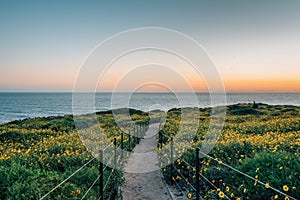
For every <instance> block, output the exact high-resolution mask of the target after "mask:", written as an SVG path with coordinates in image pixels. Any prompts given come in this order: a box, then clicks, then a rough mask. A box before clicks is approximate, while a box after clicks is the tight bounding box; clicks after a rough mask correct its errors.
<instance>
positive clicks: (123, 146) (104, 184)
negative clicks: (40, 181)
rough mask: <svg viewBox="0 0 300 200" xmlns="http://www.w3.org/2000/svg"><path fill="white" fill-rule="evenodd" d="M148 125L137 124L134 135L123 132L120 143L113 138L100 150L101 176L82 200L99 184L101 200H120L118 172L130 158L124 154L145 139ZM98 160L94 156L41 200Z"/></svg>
mask: <svg viewBox="0 0 300 200" xmlns="http://www.w3.org/2000/svg"><path fill="white" fill-rule="evenodd" d="M147 125H148V124H146V123H140V124H137V125H136V126H135V127H134V129H133V130H134V131H133V133H130V131H128V133H125V132H122V133H121V139H120V140H119V141H117V139H116V137H115V138H113V142H111V143H110V144H108V145H107V146H106V147H104V148H100V150H99V153H98V164H99V175H98V176H97V177H96V179H95V180H94V181H93V182H92V184H91V185H90V186H89V187H88V189H87V190H86V191H85V193H83V195H82V197H81V199H85V198H87V196H88V194H89V193H90V192H91V190H92V189H93V188H94V187H95V186H96V184H97V183H98V188H99V189H98V193H99V195H98V197H99V200H104V199H117V198H118V193H119V186H120V181H117V180H116V179H117V178H118V175H119V174H118V173H119V172H118V170H122V169H123V164H124V161H125V158H127V157H128V156H124V152H127V153H128V154H129V152H128V151H131V150H132V149H133V148H134V146H135V145H137V144H138V143H139V141H140V138H141V137H143V136H144V134H145V133H146V131H147ZM110 147H112V154H110V157H108V158H107V159H104V154H105V151H106V150H109V149H110ZM107 154H109V153H107ZM96 158H97V157H96V156H94V157H93V158H92V159H90V160H89V161H88V162H86V163H85V164H84V165H82V166H81V167H80V168H79V169H77V170H76V171H75V172H73V173H72V174H71V175H70V176H68V177H67V178H66V179H64V180H63V181H61V182H60V183H59V184H58V185H56V186H55V187H54V188H52V189H51V190H50V191H49V192H47V193H46V194H45V195H44V196H42V197H41V198H40V200H43V199H46V198H47V197H49V195H50V194H51V193H53V192H54V191H55V190H56V189H57V188H59V187H60V186H62V185H63V184H64V183H66V182H67V181H68V180H69V179H70V178H72V177H73V176H75V175H76V174H77V173H78V172H79V171H81V170H82V169H83V168H85V167H86V166H87V165H89V164H90V163H91V162H92V161H94V160H95V159H96ZM104 161H105V162H106V165H105V166H104V165H103V163H104ZM112 162H113V163H112ZM119 178H120V177H119ZM50 199H51V198H50Z"/></svg>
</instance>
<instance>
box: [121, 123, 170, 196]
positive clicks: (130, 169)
mask: <svg viewBox="0 0 300 200" xmlns="http://www.w3.org/2000/svg"><path fill="white" fill-rule="evenodd" d="M158 128H159V124H152V125H150V127H149V129H148V131H147V132H146V135H145V137H144V139H142V140H141V142H140V144H138V145H137V146H136V147H135V148H134V151H133V153H132V154H131V155H130V157H129V159H128V161H127V163H126V164H125V173H124V178H125V183H124V185H123V186H122V188H121V191H122V195H123V199H124V200H142V199H143V200H146V199H152V200H171V199H172V198H171V197H170V195H169V193H168V190H167V188H166V186H165V184H164V183H163V181H162V179H161V170H160V168H159V167H157V166H156V161H157V154H156V152H155V151H154V148H155V147H156V146H157V142H156V140H155V137H156V134H157V132H158Z"/></svg>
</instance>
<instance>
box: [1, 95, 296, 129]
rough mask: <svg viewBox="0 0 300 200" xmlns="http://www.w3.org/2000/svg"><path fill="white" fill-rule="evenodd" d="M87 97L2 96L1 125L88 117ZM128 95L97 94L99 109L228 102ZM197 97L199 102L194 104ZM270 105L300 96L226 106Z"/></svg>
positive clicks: (229, 98)
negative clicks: (74, 104) (46, 118)
mask: <svg viewBox="0 0 300 200" xmlns="http://www.w3.org/2000/svg"><path fill="white" fill-rule="evenodd" d="M86 95H87V94H84V93H82V94H81V96H80V98H81V101H80V102H82V104H79V105H78V104H77V107H76V108H74V109H73V108H72V93H0V124H4V123H7V122H10V121H13V120H19V119H25V118H34V117H44V116H57V115H66V114H73V112H74V113H75V114H84V113H87V112H88V110H87V109H86V108H85V99H86ZM126 97H128V94H126V93H118V94H114V95H113V97H112V94H111V93H96V94H95V110H96V111H104V110H109V109H112V108H122V107H131V108H135V109H140V110H143V111H150V110H155V109H160V110H164V111H167V110H169V109H171V108H174V107H188V106H189V107H190V106H192V107H194V106H197V107H209V106H212V105H221V104H224V102H223V101H222V102H214V103H213V104H212V103H211V98H210V95H209V94H208V93H197V94H196V96H194V94H188V93H180V94H177V96H175V95H173V94H171V93H135V94H133V95H132V96H131V97H130V99H129V100H125V99H126ZM194 97H196V100H197V101H196V102H195V101H193V100H194ZM253 101H256V102H257V103H267V104H273V105H296V106H300V93H227V94H226V102H225V104H227V105H229V104H236V103H252V102H253Z"/></svg>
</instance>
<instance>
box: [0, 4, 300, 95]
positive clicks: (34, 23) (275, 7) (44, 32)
mask: <svg viewBox="0 0 300 200" xmlns="http://www.w3.org/2000/svg"><path fill="white" fill-rule="evenodd" d="M299 10H300V1H297V0H287V1H280V0H252V1H239V0H226V1H223V0H213V1H208V0H207V1H202V0H199V1H196V0H195V1H171V0H170V1H126V2H125V1H107V2H102V1H79V0H68V1H67V0H53V1H38V0H35V1H33V0H26V1H21V0H12V1H10V0H2V1H0V74H1V78H0V91H8V92H10V91H36V92H39V91H72V89H73V84H74V81H75V78H76V75H77V72H78V70H79V68H80V66H81V64H82V62H83V61H84V59H85V58H86V57H87V55H88V54H89V52H90V51H91V50H92V49H93V48H94V47H95V46H96V45H97V44H99V43H100V42H102V41H103V40H105V39H106V38H108V37H110V36H112V35H114V34H117V33H119V32H121V31H125V30H128V29H132V28H139V27H149V26H150V27H153V26H154V27H164V28H170V29H174V30H177V31H179V32H182V33H185V34H187V35H189V36H190V37H192V38H194V39H195V40H196V41H197V42H198V43H200V44H201V45H202V46H203V47H204V48H205V49H206V51H207V52H208V55H209V56H210V57H211V59H212V61H213V62H214V63H215V65H216V67H217V69H218V70H219V72H220V74H221V77H222V79H223V81H224V85H225V89H226V90H227V91H266V90H267V91H300V55H299V54H300V37H299V36H300V12H299ZM137 59H138V58H137ZM173 67H175V68H176V67H177V66H176V65H174V66H173ZM156 73H157V72H156ZM148 75H152V76H155V74H154V72H153V74H151V72H149V73H148ZM166 76H167V74H166ZM112 78H113V77H112ZM193 82H194V85H193V87H195V88H196V89H199V88H200V90H201V87H199V88H198V87H197V83H195V80H193ZM196 82H197V81H196ZM200 82H201V81H200ZM124 84H125V85H123V89H124V90H126V83H124ZM201 84H202V82H201ZM106 85H107V87H106V88H102V89H101V87H99V88H98V89H99V91H102V90H106V91H109V90H111V87H113V86H112V85H110V84H106ZM178 89H179V90H182V91H184V88H180V87H178Z"/></svg>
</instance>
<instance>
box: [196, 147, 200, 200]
mask: <svg viewBox="0 0 300 200" xmlns="http://www.w3.org/2000/svg"><path fill="white" fill-rule="evenodd" d="M199 151H200V149H199V147H197V148H196V199H197V200H199V199H200V196H199V193H200V177H199V173H200V158H199Z"/></svg>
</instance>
